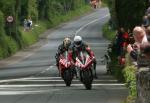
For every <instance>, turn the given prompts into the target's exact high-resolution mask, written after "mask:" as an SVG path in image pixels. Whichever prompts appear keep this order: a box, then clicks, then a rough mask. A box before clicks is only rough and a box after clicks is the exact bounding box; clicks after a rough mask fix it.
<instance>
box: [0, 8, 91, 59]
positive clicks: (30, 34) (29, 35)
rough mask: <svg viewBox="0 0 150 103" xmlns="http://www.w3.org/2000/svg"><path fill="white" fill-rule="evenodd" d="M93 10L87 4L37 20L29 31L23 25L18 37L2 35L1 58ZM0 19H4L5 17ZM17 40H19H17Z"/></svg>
mask: <svg viewBox="0 0 150 103" xmlns="http://www.w3.org/2000/svg"><path fill="white" fill-rule="evenodd" d="M91 10H92V9H91V7H90V6H88V5H85V6H83V7H81V8H78V9H76V10H72V11H69V12H67V13H66V14H57V15H55V16H53V17H52V18H51V20H40V21H37V22H36V23H35V22H34V21H33V27H32V29H31V30H29V31H24V28H23V26H20V27H19V34H18V38H12V36H11V35H2V36H3V37H2V38H3V39H2V40H0V41H1V45H2V46H0V59H4V58H7V57H9V56H11V55H13V54H15V53H16V52H17V51H18V50H20V49H23V48H25V47H28V46H30V45H32V44H34V43H36V42H37V41H38V40H39V36H40V35H41V34H42V33H44V32H45V31H46V30H48V29H50V28H52V27H55V26H57V25H59V24H60V23H63V22H66V21H69V20H72V19H74V18H76V17H79V16H81V15H84V14H86V13H88V12H90V11H91ZM0 16H1V15H0ZM0 21H4V20H3V18H2V20H0ZM0 29H1V28H0ZM4 34H5V32H4ZM12 35H14V34H12ZM16 40H19V41H18V42H16ZM3 41H4V42H3ZM5 42H7V43H5Z"/></svg>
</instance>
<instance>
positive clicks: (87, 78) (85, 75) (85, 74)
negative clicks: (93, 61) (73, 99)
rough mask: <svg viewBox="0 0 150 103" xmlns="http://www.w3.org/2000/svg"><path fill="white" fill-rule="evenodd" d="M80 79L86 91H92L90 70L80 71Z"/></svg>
mask: <svg viewBox="0 0 150 103" xmlns="http://www.w3.org/2000/svg"><path fill="white" fill-rule="evenodd" d="M80 79H81V82H82V83H83V84H84V86H85V88H86V89H87V90H91V89H92V82H93V74H92V70H91V69H89V70H85V71H80Z"/></svg>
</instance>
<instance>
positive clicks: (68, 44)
mask: <svg viewBox="0 0 150 103" xmlns="http://www.w3.org/2000/svg"><path fill="white" fill-rule="evenodd" d="M63 45H64V47H65V48H68V47H69V46H70V45H71V40H70V38H65V39H64V40H63Z"/></svg>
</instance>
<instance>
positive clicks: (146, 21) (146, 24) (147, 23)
mask: <svg viewBox="0 0 150 103" xmlns="http://www.w3.org/2000/svg"><path fill="white" fill-rule="evenodd" d="M142 26H143V27H145V28H147V27H148V26H149V18H148V16H146V15H145V16H144V17H143V22H142Z"/></svg>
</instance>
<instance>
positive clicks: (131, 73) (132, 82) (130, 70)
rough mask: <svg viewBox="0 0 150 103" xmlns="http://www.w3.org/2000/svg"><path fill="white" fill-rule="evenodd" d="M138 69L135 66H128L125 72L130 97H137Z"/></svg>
mask: <svg viewBox="0 0 150 103" xmlns="http://www.w3.org/2000/svg"><path fill="white" fill-rule="evenodd" d="M135 74H136V68H135V67H134V66H126V67H125V68H124V70H123V75H124V77H125V82H126V86H127V87H128V88H129V95H130V96H133V97H136V95H137V90H136V75H135Z"/></svg>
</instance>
